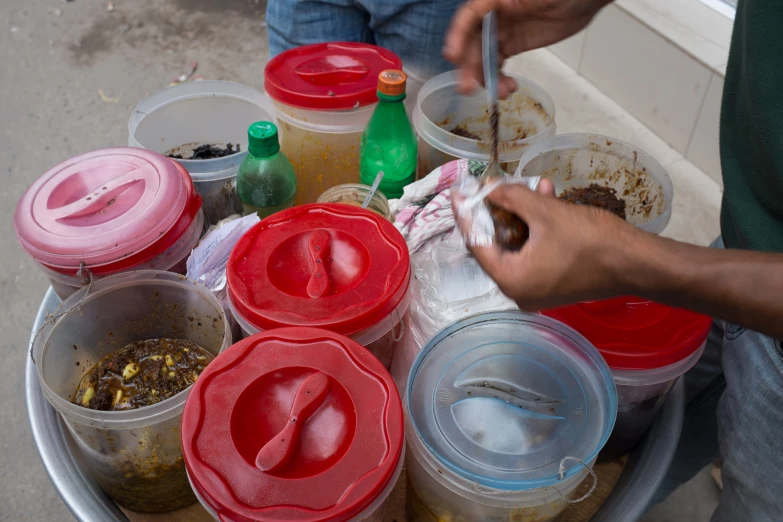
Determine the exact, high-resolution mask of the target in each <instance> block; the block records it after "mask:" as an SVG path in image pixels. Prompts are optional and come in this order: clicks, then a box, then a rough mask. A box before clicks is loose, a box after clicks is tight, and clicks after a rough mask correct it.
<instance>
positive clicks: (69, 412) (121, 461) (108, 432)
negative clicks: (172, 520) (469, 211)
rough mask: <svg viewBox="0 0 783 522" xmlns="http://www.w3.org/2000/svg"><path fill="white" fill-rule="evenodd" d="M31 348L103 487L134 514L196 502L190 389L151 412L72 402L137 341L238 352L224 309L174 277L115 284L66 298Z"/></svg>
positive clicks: (141, 276)
mask: <svg viewBox="0 0 783 522" xmlns="http://www.w3.org/2000/svg"><path fill="white" fill-rule="evenodd" d="M54 317H55V319H53V320H51V321H50V322H48V323H46V325H45V326H44V328H43V329H42V330H41V331H40V333H39V334H38V337H37V338H36V340H35V343H34V344H33V353H32V355H33V358H34V360H35V362H36V367H37V370H38V377H39V380H40V385H41V390H42V392H43V394H44V396H45V397H46V399H47V400H48V401H49V403H50V404H51V405H52V406H53V407H54V408H55V409H56V410H57V412H58V413H59V414H60V415H61V416H62V418H63V420H64V421H65V425H66V426H67V427H68V430H69V431H70V432H71V435H72V436H73V438H74V440H75V441H76V444H77V446H78V447H79V449H80V450H81V452H82V454H83V455H84V457H85V462H86V463H87V465H88V466H89V469H90V471H91V472H92V474H93V475H94V477H95V480H96V482H97V483H98V484H99V485H100V487H101V488H102V489H103V490H104V491H105V492H106V493H107V494H108V495H109V496H110V497H112V498H113V499H114V500H115V501H117V503H119V504H121V505H122V506H124V507H126V508H129V509H132V510H134V511H148V512H152V511H154V512H157V511H169V510H172V509H177V508H180V507H183V506H186V505H189V504H191V503H193V502H194V501H195V497H194V496H193V493H192V491H191V488H190V486H189V484H188V481H187V476H186V473H185V466H184V462H183V458H182V446H181V443H180V420H181V417H182V410H183V408H184V405H185V399H186V398H187V396H188V393H189V391H190V389H187V390H185V391H182V392H180V393H179V394H177V395H175V396H174V397H172V398H170V399H168V400H165V401H162V402H160V403H158V404H154V405H152V406H147V407H144V408H139V409H135V410H128V411H98V410H90V409H87V408H83V407H82V406H79V405H76V404H73V403H72V402H71V400H72V398H73V396H74V392H75V391H76V389H77V387H78V385H79V382H80V381H81V379H82V377H83V376H84V375H85V373H86V372H87V371H89V370H90V369H91V368H92V367H93V366H94V365H95V364H97V363H98V362H99V361H100V360H101V359H102V358H103V357H104V356H106V355H108V354H109V353H111V352H112V351H114V350H117V349H120V348H122V347H124V346H126V345H127V344H129V343H132V342H135V341H143V340H147V339H156V338H166V337H168V338H178V339H187V340H190V341H192V342H194V343H196V344H198V345H199V346H201V347H202V348H204V349H206V350H208V351H210V352H211V353H213V354H214V355H217V354H218V353H220V352H221V351H222V350H224V349H226V348H227V347H228V346H229V345H231V332H230V330H229V323H228V321H227V319H226V317H225V315H224V313H223V309H222V307H221V305H220V302H219V301H218V300H217V299H216V298H215V297H214V296H213V295H212V293H211V292H210V291H208V290H207V289H206V288H204V287H203V286H201V285H199V284H196V283H193V282H191V281H188V280H187V279H185V278H184V277H182V276H178V275H175V274H171V273H168V272H156V271H141V272H129V273H123V274H119V275H115V276H112V277H107V278H105V279H102V280H100V281H96V282H94V283H93V284H92V285H91V286H90V288H89V289H86V288H85V289H82V290H80V291H79V292H77V293H75V294H74V295H72V296H71V297H70V298H69V299H67V300H66V301H65V302H64V303H63V304H62V307H61V308H60V309H59V311H58V312H57V313H56V314H55V315H54Z"/></svg>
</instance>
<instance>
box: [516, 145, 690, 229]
mask: <svg viewBox="0 0 783 522" xmlns="http://www.w3.org/2000/svg"><path fill="white" fill-rule="evenodd" d="M516 173H517V175H522V176H542V177H545V178H548V179H550V180H551V181H552V182H553V183H554V185H555V192H556V193H557V195H558V197H560V198H561V199H563V200H566V201H570V202H571V203H577V204H584V205H592V206H596V207H600V208H604V209H606V210H608V211H610V212H614V213H615V214H617V215H618V216H619V217H622V218H623V219H625V220H626V221H628V222H629V223H631V224H633V225H636V226H638V227H639V228H641V229H642V230H645V231H647V232H652V233H654V234H659V233H661V232H663V230H664V229H665V228H666V225H668V224H669V219H671V215H672V198H673V197H674V188H673V187H672V182H671V179H670V178H669V175H668V174H667V173H666V170H665V169H664V168H663V167H662V166H661V165H660V163H658V162H657V161H655V159H653V158H652V157H651V156H650V155H649V154H646V153H645V152H643V151H641V150H639V149H637V148H636V147H634V146H632V145H629V144H627V143H623V142H622V141H618V140H615V139H614V138H607V137H605V136H599V135H595V134H561V135H559V136H551V137H547V138H545V139H542V140H539V141H537V142H536V143H535V144H533V145H531V146H530V148H529V149H528V150H527V151H526V152H525V155H524V156H523V157H522V159H521V160H520V162H519V167H518V169H517V172H516Z"/></svg>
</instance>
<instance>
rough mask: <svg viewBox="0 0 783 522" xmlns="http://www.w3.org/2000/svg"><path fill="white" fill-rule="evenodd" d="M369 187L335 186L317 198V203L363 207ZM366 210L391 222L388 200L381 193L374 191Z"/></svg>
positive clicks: (358, 184)
mask: <svg viewBox="0 0 783 522" xmlns="http://www.w3.org/2000/svg"><path fill="white" fill-rule="evenodd" d="M370 190H371V187H370V186H369V185H362V184H361V183H347V184H345V185H337V186H336V187H332V188H330V189H329V190H327V191H326V192H324V193H323V194H321V195H320V196H318V201H317V203H341V204H343V205H351V206H354V207H361V206H362V205H364V200H365V199H366V198H367V196H368V195H369V194H370ZM367 210H370V211H372V212H375V213H376V214H378V215H379V216H383V217H384V218H386V219H388V220H389V221H391V218H392V216H391V211H390V210H389V200H388V199H386V196H384V195H383V192H381V191H379V190H376V191H375V194H373V196H372V199H370V204H369V205H368V206H367Z"/></svg>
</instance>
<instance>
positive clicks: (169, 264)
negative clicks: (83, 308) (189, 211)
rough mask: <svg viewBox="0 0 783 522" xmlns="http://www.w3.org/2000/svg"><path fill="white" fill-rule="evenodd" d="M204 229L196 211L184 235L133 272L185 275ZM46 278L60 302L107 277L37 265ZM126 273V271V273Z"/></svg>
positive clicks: (202, 221)
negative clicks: (163, 272) (72, 273)
mask: <svg viewBox="0 0 783 522" xmlns="http://www.w3.org/2000/svg"><path fill="white" fill-rule="evenodd" d="M203 228H204V213H203V211H202V210H199V211H198V214H196V217H195V218H194V219H193V221H192V222H191V224H190V225H189V226H188V228H187V229H186V230H185V233H184V234H182V236H181V237H180V238H179V239H178V240H177V241H176V242H175V243H174V244H173V245H171V246H170V247H169V248H168V249H166V250H165V251H164V252H161V253H160V254H158V255H157V256H155V257H153V258H152V259H150V260H149V261H147V262H145V263H142V264H141V265H136V266H134V267H132V269H133V270H134V271H139V270H162V271H165V272H172V273H174V274H179V275H183V276H184V275H185V274H186V273H187V271H188V269H187V266H186V264H187V261H188V258H189V257H190V253H191V252H192V251H193V249H194V248H196V245H197V244H198V242H199V238H200V237H201V231H202V230H203ZM38 266H39V267H40V268H41V270H42V271H43V273H44V274H46V277H48V278H49V282H50V283H51V285H52V288H53V289H54V293H56V294H57V297H59V298H60V300H61V301H64V300H66V299H68V298H69V297H70V296H72V295H73V294H74V293H75V292H76V291H78V290H79V289H81V288H84V287H85V286H87V285H88V284H89V282H90V277H92V278H93V280H94V281H95V280H98V279H102V278H105V277H109V276H110V275H111V274H109V276H106V275H102V274H91V275H90V274H87V273H85V274H83V275H81V276H75V275H69V274H63V273H62V272H58V271H57V270H54V269H52V268H50V267H48V266H46V265H43V264H41V263H39V264H38ZM126 272H127V271H126Z"/></svg>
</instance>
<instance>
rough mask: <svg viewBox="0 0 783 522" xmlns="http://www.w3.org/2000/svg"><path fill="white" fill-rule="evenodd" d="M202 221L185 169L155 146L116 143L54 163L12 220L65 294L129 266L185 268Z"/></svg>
mask: <svg viewBox="0 0 783 522" xmlns="http://www.w3.org/2000/svg"><path fill="white" fill-rule="evenodd" d="M203 223H204V215H203V213H202V210H201V197H200V196H199V195H198V193H196V191H195V190H194V187H193V183H192V182H191V180H190V176H189V175H188V173H187V171H186V170H185V169H184V168H182V166H181V165H178V164H177V163H176V162H175V161H173V160H171V159H168V158H166V157H164V156H161V155H160V154H157V153H155V152H151V151H146V150H142V149H136V148H130V147H118V148H112V149H102V150H96V151H93V152H88V153H86V154H82V155H80V156H76V157H75V158H72V159H70V160H68V161H65V162H63V163H60V164H59V165H57V166H56V167H53V168H52V169H51V170H49V171H48V172H47V173H46V174H44V175H43V176H41V177H40V178H39V179H38V180H37V181H36V182H35V183H33V185H32V186H31V187H30V188H29V189H28V190H27V192H25V194H24V195H23V196H22V198H21V199H20V200H19V203H18V205H17V207H16V213H15V215H14V225H15V227H16V235H17V238H18V239H19V243H20V244H21V246H22V248H23V249H24V251H25V252H26V253H27V254H28V255H29V256H30V257H32V258H33V260H35V261H36V262H37V264H38V266H39V268H40V269H41V270H42V271H43V272H44V273H45V274H46V276H47V277H48V278H49V280H50V281H51V283H52V287H53V288H54V291H55V292H56V293H57V295H58V297H60V299H66V298H67V297H68V296H70V295H71V294H73V293H74V292H76V291H77V290H78V289H79V288H82V287H84V286H86V285H88V284H89V282H90V281H91V280H92V281H95V280H97V279H100V278H102V277H106V276H109V275H112V274H116V273H119V272H128V271H132V270H168V271H171V272H175V273H178V274H183V275H184V274H185V272H186V266H185V264H186V262H187V258H188V257H189V256H190V252H191V250H193V248H194V247H195V246H196V244H197V243H198V240H199V237H200V236H201V231H202V228H203Z"/></svg>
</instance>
